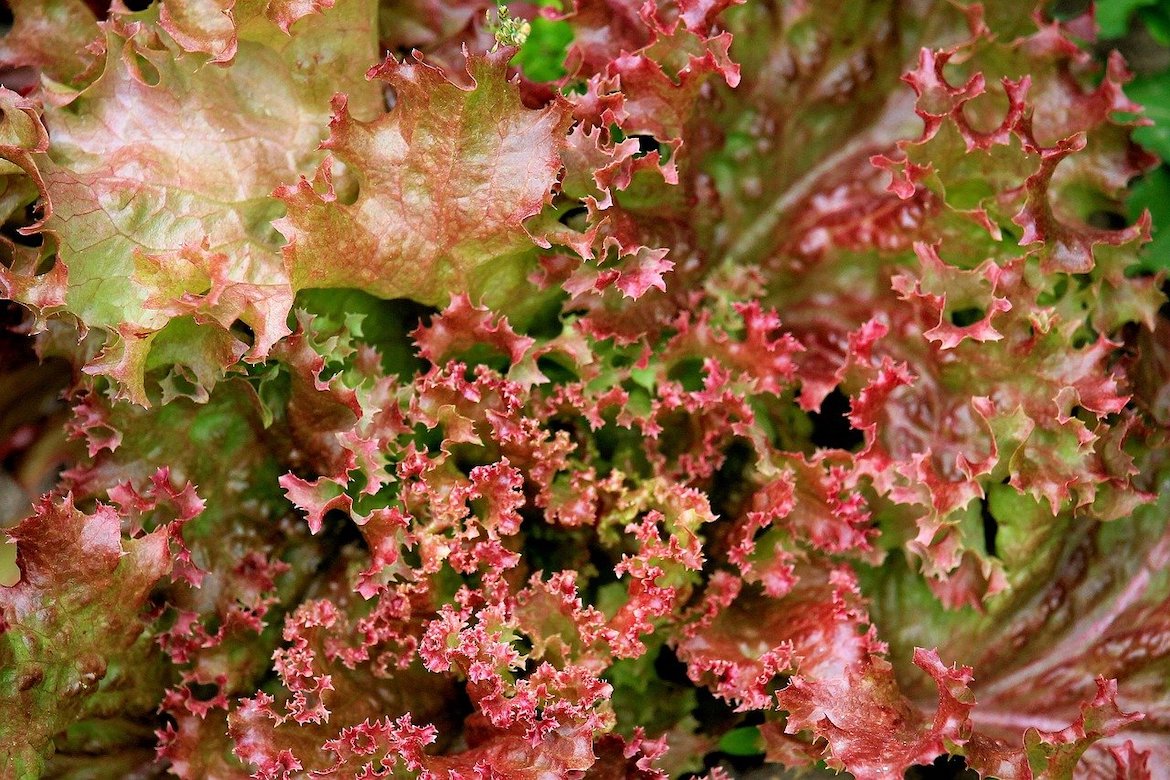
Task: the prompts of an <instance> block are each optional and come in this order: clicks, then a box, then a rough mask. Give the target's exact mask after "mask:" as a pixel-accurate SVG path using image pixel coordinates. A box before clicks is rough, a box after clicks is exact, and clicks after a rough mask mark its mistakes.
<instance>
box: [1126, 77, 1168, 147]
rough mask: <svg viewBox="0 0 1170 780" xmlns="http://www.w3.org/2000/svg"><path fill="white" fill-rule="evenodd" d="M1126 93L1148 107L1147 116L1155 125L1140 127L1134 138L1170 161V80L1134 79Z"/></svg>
mask: <svg viewBox="0 0 1170 780" xmlns="http://www.w3.org/2000/svg"><path fill="white" fill-rule="evenodd" d="M1125 93H1126V94H1127V95H1128V96H1129V97H1130V98H1131V99H1132V100H1135V101H1137V102H1138V103H1141V104H1142V105H1143V106H1145V107H1146V116H1147V117H1148V118H1149V119H1151V120H1153V122H1154V124H1153V125H1150V126H1147V127H1139V128H1138V129H1137V130H1135V131H1134V134H1133V137H1134V140H1136V141H1137V142H1138V143H1140V144H1141V145H1142V146H1144V147H1146V148H1147V149H1149V150H1150V151H1152V152H1154V153H1155V154H1157V155H1158V156H1160V157H1161V158H1162V159H1164V160H1165V159H1170V79H1167V78H1166V77H1165V76H1163V75H1161V74H1154V75H1152V76H1143V77H1142V78H1138V79H1134V80H1133V82H1131V83H1130V84H1129V85H1128V86H1127V87H1126V88H1125Z"/></svg>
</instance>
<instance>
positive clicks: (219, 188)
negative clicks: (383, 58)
mask: <svg viewBox="0 0 1170 780" xmlns="http://www.w3.org/2000/svg"><path fill="white" fill-rule="evenodd" d="M369 6H370V4H369V3H368V2H365V1H364V0H348V2H344V3H341V4H340V5H339V6H338V7H337V8H334V9H332V10H331V11H330V12H329V13H328V14H327V15H315V16H313V17H312V18H310V19H308V20H305V22H304V23H302V24H299V25H298V26H297V29H296V30H294V31H293V32H294V35H293V36H292V37H290V36H288V35H286V34H285V33H283V32H282V31H281V30H279V29H278V28H277V27H276V26H275V25H273V24H272V23H271V22H268V21H267V20H265V19H261V20H260V22H258V23H257V24H261V23H262V25H267V27H263V26H261V27H259V28H258V29H256V30H254V31H253V34H252V35H251V37H249V38H246V39H241V41H240V44H239V51H238V53H237V57H236V61H235V63H234V66H233V67H231V68H227V69H225V68H219V67H214V66H205V63H204V62H203V61H201V59H200V58H198V57H194V56H181V55H180V53H179V52H178V51H177V50H176V48H175V44H174V43H173V42H170V41H168V39H167V36H166V34H165V33H161V32H160V31H158V30H157V29H156V28H154V27H153V25H152V24H151V23H150V22H149V20H133V21H131V20H129V19H125V20H123V19H115V20H113V21H112V22H110V23H109V24H107V27H106V40H105V45H106V53H105V66H104V69H103V70H102V72H101V74H100V75H99V76H98V77H97V78H96V79H95V80H94V81H93V83H92V84H90V85H89V86H88V87H86V88H85V89H84V90H82V91H81V93H80V94H79V95H78V96H77V97H76V99H74V100H73V101H72V102H70V103H68V104H67V105H64V106H61V107H49V108H48V109H47V110H46V113H45V115H44V122H45V124H46V126H47V128H48V130H49V132H50V133H51V135H52V137H53V139H54V145H53V148H52V151H51V153H50V154H47V155H41V156H39V157H38V158H37V160H36V162H37V166H38V168H39V170H40V172H41V174H42V175H43V177H44V200H45V209H46V213H47V216H46V219H45V221H44V228H43V229H44V230H45V231H46V232H49V233H52V234H53V235H54V236H55V237H56V238H57V240H58V242H59V246H60V248H59V255H58V263H59V265H60V267H61V268H62V269H66V270H67V284H66V289H65V291H64V293H65V296H64V297H65V305H64V307H63V309H64V310H65V311H67V312H68V313H70V314H72V315H73V316H75V317H76V318H77V319H78V320H80V321H81V323H82V324H83V325H84V326H86V327H91V328H100V329H103V330H107V331H109V332H111V333H112V334H114V335H113V336H112V339H111V343H109V345H108V346H107V349H106V350H105V352H103V354H102V355H100V356H98V358H97V359H96V360H95V361H94V362H93V363H92V364H91V365H90V366H89V367H88V368H87V370H89V371H91V372H93V373H102V374H108V375H110V376H112V377H114V378H115V379H117V380H118V382H119V383H120V385H121V387H122V388H123V392H124V393H125V394H126V395H127V396H128V397H130V398H132V399H133V400H135V401H137V402H139V403H145V401H146V390H145V387H144V384H143V372H144V369H145V365H146V356H147V354H148V353H149V350H150V345H151V342H152V340H153V339H154V337H155V335H156V334H157V333H158V332H159V331H161V330H162V329H163V328H164V326H165V325H166V324H167V323H168V322H169V321H170V320H171V319H173V318H174V317H177V316H182V315H185V314H192V315H194V316H195V317H196V318H197V319H199V320H201V321H203V322H206V323H210V325H209V327H210V328H211V329H212V330H215V329H216V328H218V329H220V330H221V331H226V330H227V329H228V328H230V327H231V326H232V324H233V323H234V322H235V321H236V320H237V319H238V320H241V321H242V322H243V323H245V324H246V325H247V326H248V327H250V328H251V329H252V331H253V332H254V334H255V338H254V340H253V342H252V344H251V345H250V347H251V351H250V358H251V359H258V358H261V357H263V356H264V355H266V354H267V351H268V349H269V348H270V347H271V345H272V344H273V343H274V342H275V341H276V340H277V339H279V338H280V337H281V336H282V335H284V334H285V333H287V332H288V331H287V326H286V325H285V318H286V317H287V314H288V310H289V307H290V306H291V301H292V290H291V288H290V286H289V280H288V278H287V276H286V275H285V273H284V269H283V266H282V265H281V263H280V258H279V254H278V251H277V250H278V248H279V245H280V237H279V235H278V234H277V233H276V231H275V230H274V229H273V228H272V225H271V222H272V220H273V219H275V218H276V217H278V216H280V213H281V204H280V203H279V201H277V200H275V199H273V198H272V197H270V196H271V193H272V191H273V190H275V189H276V188H277V186H279V185H280V184H282V183H284V182H288V181H292V180H295V178H296V176H297V175H299V174H301V173H304V172H307V171H310V170H312V168H313V166H315V165H316V164H317V162H318V161H319V159H320V153H319V152H317V145H318V143H319V142H320V141H321V139H322V137H323V136H324V132H325V125H326V121H327V118H328V99H329V97H330V96H331V95H332V93H333V92H334V90H336V89H339V88H344V89H348V90H349V91H350V92H351V100H352V102H353V104H354V105H355V106H356V107H357V108H356V109H355V110H357V111H358V112H359V113H360V114H361V115H363V116H364V115H368V114H369V113H371V110H372V108H373V107H374V106H376V105H377V104H378V103H379V102H380V101H379V95H378V90H377V88H376V87H375V86H373V85H369V84H366V83H365V82H364V81H362V80H360V79H355V78H351V77H350V76H348V75H344V74H347V73H353V72H355V71H356V72H358V73H360V71H361V70H362V69H364V68H365V67H366V66H368V65H369V64H370V63H372V62H373V61H374V59H375V50H374V37H373V36H374V31H373V26H372V25H373V21H372V19H371V12H370V7H369ZM363 22H364V24H363ZM326 63H327V64H328V67H326V66H325V65H326ZM335 71H336V72H337V73H340V74H343V75H342V76H341V78H340V79H339V78H337V77H336V76H334V72H335ZM235 338H238V337H234V336H233V337H230V338H229V339H228V340H229V341H231V340H232V339H235ZM223 339H224V336H222V335H216V334H214V333H211V334H210V335H209V336H208V342H207V344H206V349H207V350H208V351H209V354H208V355H207V356H205V357H204V358H203V359H204V360H205V361H206V362H208V363H212V364H219V366H220V367H221V368H223V367H226V366H227V365H230V364H231V363H234V362H235V358H237V357H238V354H239V353H238V352H237V351H236V350H234V349H231V348H228V349H227V350H226V352H225V350H224V345H222V344H221V343H220V342H222V341H223ZM194 346H195V348H196V349H199V348H201V345H199V344H195V345H194ZM196 373H198V371H197V372H196Z"/></svg>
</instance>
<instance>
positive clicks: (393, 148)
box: [278, 50, 571, 304]
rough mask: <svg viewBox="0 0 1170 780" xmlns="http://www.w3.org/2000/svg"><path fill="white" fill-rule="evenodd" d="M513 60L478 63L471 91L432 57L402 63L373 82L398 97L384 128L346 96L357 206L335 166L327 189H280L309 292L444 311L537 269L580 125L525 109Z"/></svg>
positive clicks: (336, 125)
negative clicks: (566, 150) (545, 226)
mask: <svg viewBox="0 0 1170 780" xmlns="http://www.w3.org/2000/svg"><path fill="white" fill-rule="evenodd" d="M510 56H511V51H510V50H500V51H499V52H496V53H492V54H487V55H472V56H470V57H469V58H468V60H467V73H466V78H467V79H469V80H470V85H463V84H456V83H453V82H452V81H450V80H449V79H448V78H447V77H446V76H445V75H444V74H443V72H442V71H441V70H439V69H438V68H436V67H434V66H433V65H429V64H427V63H425V62H422V61H421V60H420V59H413V60H412V59H407V60H405V61H403V62H397V61H395V60H394V59H389V60H387V61H386V62H385V63H384V64H383V65H382V66H380V67H378V68H377V69H376V70H374V71H372V72H371V76H372V77H374V78H377V79H380V80H381V81H383V82H385V83H386V84H387V85H389V86H390V87H391V88H392V89H393V91H394V93H395V95H396V103H395V107H394V108H393V109H392V110H391V111H390V113H389V114H386V115H385V116H383V117H380V118H378V119H376V120H374V121H372V122H363V121H361V120H360V119H358V118H355V117H354V116H353V114H352V113H351V108H350V106H349V104H348V102H347V101H346V100H344V99H340V98H339V99H338V100H336V101H335V103H334V109H335V113H334V117H333V121H332V124H331V131H332V132H331V134H330V137H329V139H328V141H326V142H325V144H323V147H324V148H326V149H328V150H329V151H331V152H332V153H333V154H334V155H336V156H337V158H338V159H340V160H341V161H342V162H344V163H345V165H346V166H347V168H349V169H350V170H352V171H353V173H354V175H355V177H356V179H357V187H358V192H357V197H356V200H354V201H353V202H352V203H347V202H345V200H344V195H340V194H339V193H337V192H336V191H335V189H334V186H333V184H332V182H331V177H332V174H331V171H332V165H331V164H330V163H325V164H323V165H322V167H321V168H320V170H319V171H318V173H317V177H316V179H315V181H314V183H313V185H310V184H309V182H307V181H305V180H303V179H302V180H301V182H300V183H299V184H297V185H296V186H295V187H285V188H282V189H281V190H280V192H279V197H280V198H281V199H282V200H283V201H284V202H285V203H286V204H287V206H288V212H289V213H288V217H287V218H286V219H284V220H282V221H281V222H280V223H278V224H279V227H280V230H281V231H282V232H283V233H284V234H285V236H286V238H287V239H288V244H287V245H286V246H285V249H284V257H285V264H286V266H287V268H288V273H289V276H290V278H291V279H292V283H293V285H294V286H295V287H297V288H303V287H353V286H359V287H362V288H363V289H365V290H367V291H369V292H372V293H374V294H375V295H379V296H382V297H386V298H391V297H400V296H406V297H410V298H413V299H415V300H418V301H421V302H423V303H430V304H441V303H446V301H447V299H448V297H449V296H450V295H451V292H452V291H453V290H466V291H468V292H469V293H470V294H471V296H472V297H473V298H475V299H479V298H482V297H484V296H487V297H488V299H489V300H490V299H492V298H493V297H495V294H496V293H497V292H498V291H501V290H506V288H507V286H508V284H509V283H510V282H513V281H514V279H515V278H516V276H517V274H519V273H522V272H523V271H525V270H526V266H527V265H528V262H530V258H531V257H532V255H533V241H534V239H533V237H532V236H531V235H530V234H529V233H528V231H527V229H526V228H525V226H524V221H525V220H526V219H528V218H529V217H531V216H533V215H535V214H536V213H537V212H539V211H540V210H541V208H543V206H544V205H545V204H546V203H549V202H550V201H551V198H552V188H553V185H554V184H555V183H556V181H557V174H558V173H559V171H560V169H561V161H560V156H559V152H560V150H561V149H562V148H563V146H564V143H565V133H566V131H567V130H568V126H569V122H570V121H571V120H570V116H569V113H568V110H567V108H566V107H565V106H563V105H562V104H560V103H559V102H553V103H552V104H550V105H549V106H548V107H546V108H542V109H538V110H532V109H527V108H525V107H524V105H523V104H522V103H521V99H520V92H519V90H518V89H517V87H516V86H515V85H514V84H511V83H509V82H508V79H507V76H506V66H507V61H508V59H509V57H510ZM314 186H316V187H318V188H320V190H321V191H320V192H318V191H317V190H315V189H314ZM537 240H539V239H537Z"/></svg>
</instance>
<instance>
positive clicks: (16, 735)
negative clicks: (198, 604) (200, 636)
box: [0, 496, 171, 777]
mask: <svg viewBox="0 0 1170 780" xmlns="http://www.w3.org/2000/svg"><path fill="white" fill-rule="evenodd" d="M9 536H10V537H11V538H12V539H13V540H14V541H15V542H16V550H17V551H16V565H17V566H18V567H19V569H20V573H21V577H20V581H19V582H17V583H16V584H15V585H13V586H11V587H5V588H0V668H2V669H3V672H2V673H0V723H3V724H4V728H3V729H0V756H2V758H0V773H2V774H4V775H5V776H10V777H36V776H38V774H39V771H40V768H41V767H42V759H43V756H44V753H45V752H46V750H47V748H48V745H49V743H50V740H51V739H52V738H53V736H54V735H55V734H56V733H57V732H58V731H59V730H61V729H63V728H65V727H66V726H68V725H69V724H70V723H72V722H73V721H74V720H75V719H77V718H78V717H83V716H85V715H87V714H95V713H96V714H100V713H101V711H102V709H103V708H111V710H112V711H114V712H118V711H125V712H129V713H134V712H137V713H140V714H141V713H145V712H149V711H150V710H151V709H153V707H154V702H155V701H157V699H158V696H159V694H160V692H161V685H162V684H163V677H162V676H161V675H160V672H162V669H161V667H159V666H158V665H157V662H156V658H155V656H157V654H158V652H159V651H158V648H157V647H155V646H154V643H153V639H152V637H151V636H150V635H149V634H147V633H144V628H145V622H144V620H143V614H142V613H143V611H144V610H145V609H146V606H147V604H146V602H147V596H148V595H149V593H150V589H151V588H152V587H153V586H154V585H155V583H157V582H158V581H159V579H160V578H161V577H163V576H164V575H165V574H167V573H168V572H169V571H170V566H171V557H170V553H169V550H168V546H167V544H168V532H167V529H166V528H159V529H156V530H155V531H153V532H151V533H149V534H147V535H145V536H142V537H139V538H137V539H125V538H124V537H123V534H122V529H121V518H120V517H119V515H118V513H117V512H116V511H115V510H114V509H113V508H111V507H109V506H104V505H99V506H98V507H97V509H95V510H94V512H93V513H92V514H86V513H84V512H82V511H80V510H79V509H77V508H76V507H75V506H74V504H73V499H72V497H71V496H66V497H65V498H63V499H55V500H54V499H50V498H45V499H43V500H42V501H41V503H40V504H39V505H38V506H37V507H36V510H35V512H34V513H33V515H31V516H30V517H28V518H26V519H25V520H24V521H23V522H21V523H20V524H19V525H17V526H16V527H15V528H14V529H12V530H11V531H10V532H9ZM18 724H19V725H18Z"/></svg>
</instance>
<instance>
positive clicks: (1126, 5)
mask: <svg viewBox="0 0 1170 780" xmlns="http://www.w3.org/2000/svg"><path fill="white" fill-rule="evenodd" d="M1157 2H1158V0H1101V2H1099V3H1097V25H1098V27H1099V28H1100V30H1101V37H1102V38H1105V39H1110V38H1121V37H1122V36H1124V35H1125V33H1126V30H1128V29H1129V20H1130V17H1131V16H1133V13H1134V11H1137V10H1138V9H1139V8H1145V7H1147V6H1151V5H1154V4H1155V3H1157Z"/></svg>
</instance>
